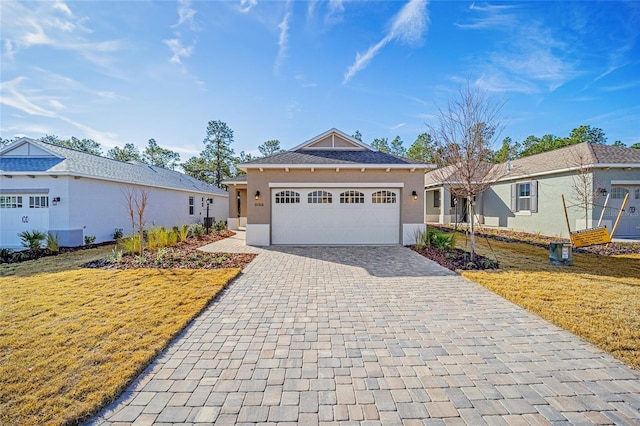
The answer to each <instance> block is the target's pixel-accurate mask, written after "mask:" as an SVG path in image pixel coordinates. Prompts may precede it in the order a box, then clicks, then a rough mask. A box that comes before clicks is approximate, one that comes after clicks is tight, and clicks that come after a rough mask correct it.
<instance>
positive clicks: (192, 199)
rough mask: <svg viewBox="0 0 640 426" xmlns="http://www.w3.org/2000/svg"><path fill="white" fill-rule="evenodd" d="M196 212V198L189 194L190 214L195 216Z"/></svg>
mask: <svg viewBox="0 0 640 426" xmlns="http://www.w3.org/2000/svg"><path fill="white" fill-rule="evenodd" d="M194 214H195V200H194V198H193V196H189V216H193V215H194Z"/></svg>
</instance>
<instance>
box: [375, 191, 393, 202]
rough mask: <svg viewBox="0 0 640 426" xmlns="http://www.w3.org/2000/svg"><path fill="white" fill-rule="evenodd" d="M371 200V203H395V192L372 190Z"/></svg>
mask: <svg viewBox="0 0 640 426" xmlns="http://www.w3.org/2000/svg"><path fill="white" fill-rule="evenodd" d="M371 202H372V203H373V204H381V203H385V204H386V203H395V202H396V194H395V192H391V191H378V192H374V193H373V194H372V195H371Z"/></svg>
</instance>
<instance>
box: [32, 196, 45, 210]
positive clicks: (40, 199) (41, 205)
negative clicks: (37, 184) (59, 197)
mask: <svg viewBox="0 0 640 426" xmlns="http://www.w3.org/2000/svg"><path fill="white" fill-rule="evenodd" d="M48 207H49V197H48V196H46V195H30V196H29V208H30V209H46V208H48Z"/></svg>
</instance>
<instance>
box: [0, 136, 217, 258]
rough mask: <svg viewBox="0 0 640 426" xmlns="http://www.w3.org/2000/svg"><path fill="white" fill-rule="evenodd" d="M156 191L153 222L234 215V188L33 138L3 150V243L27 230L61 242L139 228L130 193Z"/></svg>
mask: <svg viewBox="0 0 640 426" xmlns="http://www.w3.org/2000/svg"><path fill="white" fill-rule="evenodd" d="M142 191H145V192H147V193H148V205H147V207H146V210H145V212H144V225H145V228H148V227H151V226H164V227H172V226H176V225H182V224H191V223H194V222H202V221H203V218H204V217H206V212H207V205H208V209H209V215H210V217H215V218H216V219H217V220H226V216H227V211H228V194H227V193H226V192H225V191H222V190H220V189H218V188H215V187H213V186H211V185H209V184H207V183H205V182H202V181H199V180H197V179H194V178H192V177H189V176H186V175H184V174H182V173H179V172H175V171H172V170H167V169H163V168H160V167H154V166H149V165H147V164H142V163H133V162H132V163H124V162H121V161H116V160H111V159H109V158H105V157H100V156H97V155H92V154H88V153H85V152H81V151H76V150H74V149H69V148H64V147H61V146H58V145H52V144H48V143H44V142H40V141H35V140H31V139H26V138H23V139H20V140H18V141H16V142H13V143H12V144H10V145H8V146H6V147H5V148H3V149H2V150H0V247H9V248H19V247H20V238H19V237H18V233H20V232H22V231H33V230H41V231H49V232H52V233H54V234H56V235H57V236H58V239H59V243H60V245H61V246H78V245H82V244H84V237H85V236H95V237H96V242H98V243H99V242H103V241H109V240H113V236H114V232H115V231H116V230H122V232H124V234H125V235H129V234H131V232H132V230H131V219H130V216H129V210H128V202H127V196H126V195H127V194H128V193H131V194H134V195H137V196H139V195H140V193H141V192H142Z"/></svg>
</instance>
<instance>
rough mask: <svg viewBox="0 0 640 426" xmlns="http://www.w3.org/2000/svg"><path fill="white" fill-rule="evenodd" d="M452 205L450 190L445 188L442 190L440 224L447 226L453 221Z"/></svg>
mask: <svg viewBox="0 0 640 426" xmlns="http://www.w3.org/2000/svg"><path fill="white" fill-rule="evenodd" d="M450 204H451V194H450V193H449V190H448V189H447V188H445V187H444V186H443V187H442V188H440V218H439V219H438V222H439V223H442V224H447V223H449V222H450V221H451V215H450V214H449V213H450V212H449V210H450V207H449V206H450Z"/></svg>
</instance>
